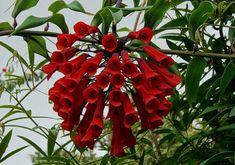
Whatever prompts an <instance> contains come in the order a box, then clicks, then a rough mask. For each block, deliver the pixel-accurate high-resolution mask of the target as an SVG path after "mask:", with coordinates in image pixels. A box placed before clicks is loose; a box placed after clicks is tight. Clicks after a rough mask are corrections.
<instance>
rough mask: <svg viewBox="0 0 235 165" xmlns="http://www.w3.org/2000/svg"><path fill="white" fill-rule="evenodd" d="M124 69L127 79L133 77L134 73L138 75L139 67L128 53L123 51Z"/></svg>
mask: <svg viewBox="0 0 235 165" xmlns="http://www.w3.org/2000/svg"><path fill="white" fill-rule="evenodd" d="M122 61H123V67H122V71H123V74H124V75H125V76H126V77H131V76H132V75H133V74H134V73H137V72H138V70H137V66H136V65H135V64H134V63H133V62H132V61H131V60H130V58H129V56H128V52H127V51H122Z"/></svg>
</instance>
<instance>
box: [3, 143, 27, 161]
mask: <svg viewBox="0 0 235 165" xmlns="http://www.w3.org/2000/svg"><path fill="white" fill-rule="evenodd" d="M26 147H28V146H24V147H20V148H18V149H16V150H14V151H11V152H10V153H8V154H7V155H6V156H4V157H3V158H2V159H1V160H0V163H1V162H3V161H5V160H6V159H8V158H10V157H11V156H13V155H15V154H17V153H18V152H20V151H21V150H23V149H25V148H26Z"/></svg>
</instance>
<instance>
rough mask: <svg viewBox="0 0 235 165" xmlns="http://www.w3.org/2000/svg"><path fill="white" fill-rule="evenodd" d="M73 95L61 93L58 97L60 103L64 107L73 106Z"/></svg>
mask: <svg viewBox="0 0 235 165" xmlns="http://www.w3.org/2000/svg"><path fill="white" fill-rule="evenodd" d="M73 102H74V97H73V96H71V95H63V97H61V98H60V103H61V105H62V106H63V107H64V108H71V107H72V106H73Z"/></svg>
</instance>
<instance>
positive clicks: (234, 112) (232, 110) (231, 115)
mask: <svg viewBox="0 0 235 165" xmlns="http://www.w3.org/2000/svg"><path fill="white" fill-rule="evenodd" d="M234 116H235V107H233V108H232V109H231V111H230V113H229V117H234Z"/></svg>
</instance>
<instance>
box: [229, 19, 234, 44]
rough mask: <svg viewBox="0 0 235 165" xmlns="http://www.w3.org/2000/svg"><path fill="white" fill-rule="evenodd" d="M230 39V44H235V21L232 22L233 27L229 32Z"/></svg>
mask: <svg viewBox="0 0 235 165" xmlns="http://www.w3.org/2000/svg"><path fill="white" fill-rule="evenodd" d="M228 38H229V41H230V43H232V44H233V43H234V40H235V19H233V20H232V23H231V27H230V28H229V30H228Z"/></svg>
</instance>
